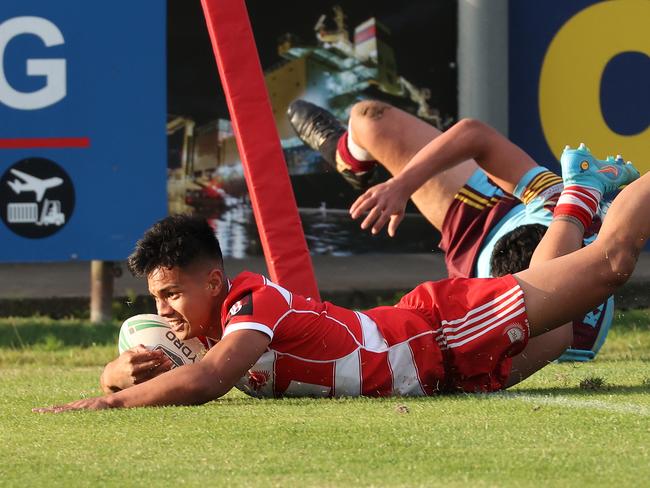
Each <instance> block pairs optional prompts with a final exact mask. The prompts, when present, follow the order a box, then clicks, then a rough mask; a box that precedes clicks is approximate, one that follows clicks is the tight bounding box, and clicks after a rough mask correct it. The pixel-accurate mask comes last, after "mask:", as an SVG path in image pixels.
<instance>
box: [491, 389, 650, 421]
mask: <svg viewBox="0 0 650 488" xmlns="http://www.w3.org/2000/svg"><path fill="white" fill-rule="evenodd" d="M495 396H498V397H501V398H512V399H513V400H521V401H524V402H527V403H537V404H541V405H557V406H559V407H569V408H587V409H593V410H605V411H607V412H613V413H624V414H630V413H631V414H635V415H641V416H644V417H648V416H650V409H649V408H648V407H644V406H642V405H635V404H633V403H609V402H604V401H602V400H577V399H575V398H568V397H565V396H548V395H528V394H525V393H497V394H496V395H495Z"/></svg>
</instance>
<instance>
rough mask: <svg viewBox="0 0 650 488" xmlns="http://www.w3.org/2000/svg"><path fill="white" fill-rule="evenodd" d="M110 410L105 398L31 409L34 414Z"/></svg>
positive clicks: (86, 399)
mask: <svg viewBox="0 0 650 488" xmlns="http://www.w3.org/2000/svg"><path fill="white" fill-rule="evenodd" d="M105 408H110V405H109V404H108V402H107V401H106V397H95V398H85V399H83V400H77V401H76V402H70V403H66V404H65V405H56V406H53V407H40V408H33V409H32V412H34V413H63V412H71V411H73V410H103V409H105Z"/></svg>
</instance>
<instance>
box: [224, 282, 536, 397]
mask: <svg viewBox="0 0 650 488" xmlns="http://www.w3.org/2000/svg"><path fill="white" fill-rule="evenodd" d="M508 278H509V280H505V279H493V280H462V281H463V282H471V281H476V282H480V281H482V282H484V283H483V285H484V286H482V289H483V290H486V289H489V290H488V291H489V293H488V295H487V298H485V299H484V300H483V301H482V302H480V304H479V305H478V306H477V307H475V308H476V310H475V311H474V310H471V309H468V308H467V306H466V303H465V300H464V299H461V297H460V296H459V300H458V301H457V306H456V307H455V308H456V311H455V312H451V315H449V318H450V320H444V319H442V318H441V316H440V309H441V308H443V307H444V306H445V303H446V304H447V308H449V304H450V303H451V304H452V307H453V304H454V303H455V302H454V300H449V299H441V300H440V301H441V302H442V305H441V306H439V304H437V303H432V302H433V301H437V297H436V296H434V295H435V293H437V292H434V294H433V295H432V293H431V292H432V290H440V292H441V293H443V294H447V293H448V292H449V290H448V289H446V288H445V286H447V285H445V282H447V284H450V283H452V282H457V283H459V282H460V281H459V280H445V281H443V282H438V283H426V284H423V285H421V286H420V287H418V288H416V289H415V290H413V291H412V292H411V293H409V294H408V295H406V296H405V297H404V299H402V301H400V302H399V303H398V304H397V305H396V306H394V307H379V308H375V309H372V310H368V311H366V312H356V311H352V310H348V309H345V308H342V307H338V306H336V305H333V304H331V303H328V302H318V301H316V300H312V299H310V298H305V297H302V296H300V295H296V294H293V293H291V292H289V291H288V290H286V289H284V288H282V287H281V286H279V285H277V284H275V283H272V282H271V281H269V280H267V279H266V278H265V277H264V276H261V275H258V274H253V273H249V272H244V273H241V274H240V275H238V276H237V277H236V278H235V279H234V280H233V281H232V283H231V288H230V290H229V293H228V296H227V297H226V299H225V301H224V304H223V306H222V310H221V320H222V324H223V336H224V337H225V336H226V335H228V334H230V333H232V332H234V331H237V330H242V329H246V330H257V331H260V332H262V333H264V334H266V335H268V336H269V337H270V338H271V342H270V343H269V346H268V349H267V351H266V352H265V353H264V354H263V355H262V356H261V357H260V359H259V360H258V361H257V363H256V364H255V365H254V366H253V367H252V368H251V369H250V370H249V372H248V374H247V375H246V376H244V377H243V378H242V379H241V380H240V381H239V382H238V384H237V385H236V387H237V388H238V389H240V390H242V391H243V392H245V393H247V394H249V395H252V396H258V397H277V396H325V397H328V396H359V395H367V396H387V395H412V396H419V395H431V394H434V393H436V392H438V391H441V390H448V389H450V388H451V389H455V388H462V381H460V380H458V378H457V376H458V375H457V372H458V371H464V370H463V368H462V367H456V366H454V364H455V361H456V359H458V358H461V359H462V361H465V359H466V358H463V357H462V355H463V351H465V352H468V351H469V352H471V351H473V349H472V347H478V348H479V350H480V351H479V353H474V352H471V354H474V356H476V358H477V360H478V358H479V357H481V356H486V354H485V353H486V350H485V349H486V347H487V346H486V344H487V343H486V342H485V341H486V340H487V339H489V338H494V337H497V336H498V338H497V341H498V342H499V344H500V345H499V348H500V351H498V352H495V353H494V354H489V355H490V360H492V359H494V360H493V361H492V362H491V363H490V364H487V363H486V362H485V361H484V360H481V361H483V363H485V365H484V366H485V367H487V368H489V371H487V372H486V373H485V375H484V376H485V377H486V378H488V377H489V378H488V379H481V380H480V381H478V380H473V382H472V386H471V387H472V388H474V387H475V384H474V382H475V381H476V384H479V386H478V387H477V388H478V389H481V390H484V389H489V390H492V389H498V388H500V387H501V386H502V382H503V381H505V378H502V376H504V375H505V376H507V374H508V372H509V363H507V364H506V366H505V369H504V367H503V364H502V363H503V360H504V358H505V356H506V355H507V356H510V355H512V353H516V352H518V351H519V350H520V349H521V348H523V346H524V345H525V342H526V341H527V338H528V330H527V325H526V326H524V324H525V323H526V319H525V309H524V307H523V296H522V293H521V289H520V288H519V286H518V285H517V283H516V281H515V280H514V279H513V278H512V277H508ZM489 282H494V283H493V284H490V283H489ZM497 283H498V285H497ZM441 284H442V285H441ZM440 286H442V288H440ZM454 286H455V285H454ZM463 286H465V285H463ZM421 287H422V289H420V288H421ZM460 292H461V293H462V294H463V295H468V294H469V295H470V296H471V295H472V292H471V290H470V292H468V290H467V289H465V288H462V289H461V290H460ZM475 294H477V293H475ZM483 295H485V294H483ZM495 297H497V299H496V300H495ZM461 302H463V305H462V306H459V305H458V304H460V303H461ZM515 322H516V324H517V325H516V330H514V329H513V323H515ZM508 327H509V329H508V330H506V329H507V328H508ZM490 340H491V339H490ZM481 344H483V345H482V346H481ZM513 345H514V346H515V347H513ZM481 347H482V348H481ZM489 347H491V348H492V349H494V347H493V346H492V345H489ZM506 350H507V351H506ZM487 352H488V353H490V352H491V349H488V350H487ZM455 355H457V358H456V359H455ZM474 356H472V357H474ZM471 362H472V361H470V363H471ZM472 368H473V369H472ZM495 368H496V369H499V368H500V369H503V372H501V373H500V374H498V375H496V377H495V378H496V379H493V378H492V376H494V375H493V371H494V370H495ZM479 369H480V368H477V367H475V366H471V367H469V370H468V371H474V370H476V371H478V370H479ZM463 374H464V373H463ZM472 374H473V373H471V374H470V375H469V376H472ZM481 374H483V373H482V372H481ZM465 376H466V377H469V376H468V375H465ZM454 378H456V380H458V381H456V380H455V379H454ZM452 380H453V382H454V383H455V384H453V385H452V384H450V381H452ZM492 383H494V385H492ZM497 383H498V384H497ZM482 385H485V388H484V387H483V386H482Z"/></svg>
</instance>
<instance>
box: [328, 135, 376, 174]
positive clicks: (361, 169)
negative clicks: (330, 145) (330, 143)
mask: <svg viewBox="0 0 650 488" xmlns="http://www.w3.org/2000/svg"><path fill="white" fill-rule="evenodd" d="M376 164H377V161H375V160H374V159H373V160H371V161H360V160H358V159H356V158H355V157H354V156H352V154H350V150H349V149H348V132H347V131H345V132H344V133H343V135H342V136H341V138H340V139H339V142H338V144H337V145H336V166H337V168H338V169H339V171H342V170H344V169H348V170H350V171H352V172H353V173H365V172H366V171H370V170H371V169H372V168H374V167H375V165H376Z"/></svg>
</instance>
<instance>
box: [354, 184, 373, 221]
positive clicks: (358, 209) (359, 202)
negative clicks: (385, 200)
mask: <svg viewBox="0 0 650 488" xmlns="http://www.w3.org/2000/svg"><path fill="white" fill-rule="evenodd" d="M376 201H377V199H376V197H375V195H374V192H373V191H372V189H370V190H367V191H366V192H365V193H364V194H363V195H361V196H360V197H359V198H357V199H356V200H355V201H354V203H353V204H352V205H351V206H350V216H351V217H352V218H353V219H356V218H358V217H359V216H360V215H361V214H362V213H363V212H365V211H367V210H370V208H371V207H372V206H374V205H375V203H376Z"/></svg>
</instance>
